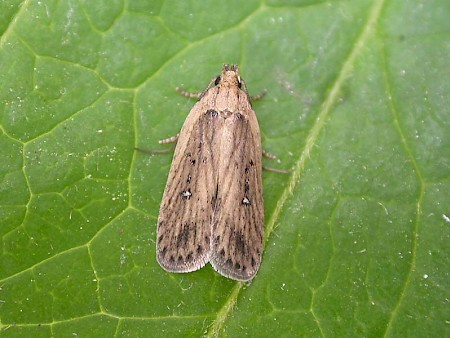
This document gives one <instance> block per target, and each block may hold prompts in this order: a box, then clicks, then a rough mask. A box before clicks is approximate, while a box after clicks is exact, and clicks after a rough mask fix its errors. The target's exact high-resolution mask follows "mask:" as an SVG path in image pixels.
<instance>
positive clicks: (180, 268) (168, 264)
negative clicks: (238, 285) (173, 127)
mask: <svg viewBox="0 0 450 338" xmlns="http://www.w3.org/2000/svg"><path fill="white" fill-rule="evenodd" d="M205 111H206V109H204V108H203V107H202V105H201V102H198V103H197V104H196V105H195V106H194V108H193V109H192V110H191V112H190V114H189V116H188V118H187V119H186V122H185V123H184V125H183V128H182V129H181V132H180V135H179V137H178V142H177V146H176V148H175V153H174V157H173V161H172V166H171V168H170V172H169V177H168V179H167V184H166V189H165V191H164V196H163V199H162V202H161V206H160V211H159V217H158V229H157V245H156V247H157V250H156V251H157V260H158V262H159V264H160V265H161V267H162V268H164V269H165V270H167V271H170V272H190V271H194V270H197V269H200V268H201V267H203V266H204V265H205V264H206V263H207V262H208V261H209V257H210V242H211V219H212V212H213V203H214V202H213V199H214V197H215V191H216V184H217V180H216V176H215V175H216V173H217V172H216V171H215V170H213V168H212V166H213V156H214V154H213V150H214V146H213V145H211V140H212V139H211V137H210V136H211V135H210V134H211V133H212V131H211V129H214V128H213V126H212V124H213V123H214V121H212V120H211V118H210V114H206V113H205Z"/></svg>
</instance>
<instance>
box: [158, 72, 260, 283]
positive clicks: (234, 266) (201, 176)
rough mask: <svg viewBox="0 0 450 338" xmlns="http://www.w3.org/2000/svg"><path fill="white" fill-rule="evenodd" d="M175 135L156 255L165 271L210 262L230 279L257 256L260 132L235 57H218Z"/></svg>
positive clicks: (248, 270) (247, 270) (249, 272)
mask: <svg viewBox="0 0 450 338" xmlns="http://www.w3.org/2000/svg"><path fill="white" fill-rule="evenodd" d="M182 93H183V94H184V95H186V96H190V97H194V96H196V97H198V98H199V101H198V102H197V103H196V104H195V105H194V107H193V108H192V110H191V111H190V113H189V115H188V117H187V118H186V121H185V122H184V124H183V127H182V129H181V132H180V134H179V136H178V140H177V144H176V148H175V153H174V156H173V162H172V166H171V168H170V172H169V177H168V179H167V184H166V189H165V190H164V195H163V199H162V202H161V207H160V211H159V217H158V230H157V246H156V247H157V249H156V251H157V260H158V262H159V264H160V265H161V267H162V268H163V269H164V270H166V271H169V272H190V271H194V270H198V269H200V268H201V267H203V266H204V265H205V264H206V263H208V262H210V263H211V265H212V266H213V267H214V269H215V270H216V271H217V272H219V273H220V274H221V275H223V276H225V277H228V278H231V279H235V280H238V281H248V280H250V279H252V278H253V277H255V275H256V272H257V271H258V268H259V266H260V263H261V255H262V251H263V238H264V203H263V196H262V178H261V170H262V167H261V156H262V149H261V136H260V131H259V126H258V121H257V119H256V114H255V112H254V111H253V109H252V105H251V103H250V96H249V94H248V91H247V86H246V84H245V82H244V80H243V79H241V77H240V76H239V71H238V66H237V65H224V66H223V69H222V73H221V75H220V76H217V77H216V78H215V79H213V80H212V81H211V83H210V84H209V85H208V87H207V88H206V89H205V90H204V91H203V92H202V93H200V94H198V95H194V94H187V93H186V92H182Z"/></svg>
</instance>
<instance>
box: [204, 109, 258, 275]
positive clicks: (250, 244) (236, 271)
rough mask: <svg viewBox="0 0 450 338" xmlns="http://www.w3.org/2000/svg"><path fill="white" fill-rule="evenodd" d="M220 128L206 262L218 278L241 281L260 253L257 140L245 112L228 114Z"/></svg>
mask: <svg viewBox="0 0 450 338" xmlns="http://www.w3.org/2000/svg"><path fill="white" fill-rule="evenodd" d="M225 124H226V125H225V126H224V131H223V134H222V143H221V146H220V150H219V153H220V158H221V162H222V163H221V165H219V166H218V185H217V186H218V191H217V202H216V209H215V212H214V214H213V224H212V228H213V229H212V240H211V246H212V247H211V258H210V261H211V264H212V266H213V267H214V269H215V270H216V271H218V272H219V273H220V274H222V275H224V276H226V277H229V278H232V279H235V280H240V281H246V280H250V279H252V278H253V277H254V276H255V274H256V272H257V271H258V268H259V265H260V263H261V255H262V251H263V239H264V203H263V197H262V178H261V171H262V166H261V156H262V150H261V137H260V133H259V127H258V122H257V120H256V115H255V113H254V112H253V111H252V110H250V109H249V111H247V112H243V113H242V114H240V113H234V114H233V115H232V116H231V117H229V118H227V119H226V120H225Z"/></svg>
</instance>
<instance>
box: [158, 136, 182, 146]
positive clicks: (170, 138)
mask: <svg viewBox="0 0 450 338" xmlns="http://www.w3.org/2000/svg"><path fill="white" fill-rule="evenodd" d="M178 136H180V134H176V135H175V136H172V137H168V138H165V139H164V140H159V141H158V143H159V144H167V143H174V142H175V143H176V142H177V141H178Z"/></svg>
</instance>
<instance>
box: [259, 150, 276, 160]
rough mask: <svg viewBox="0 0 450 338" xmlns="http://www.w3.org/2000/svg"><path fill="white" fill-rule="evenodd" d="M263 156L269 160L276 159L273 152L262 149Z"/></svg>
mask: <svg viewBox="0 0 450 338" xmlns="http://www.w3.org/2000/svg"><path fill="white" fill-rule="evenodd" d="M262 154H263V156H265V157H267V158H270V159H271V160H276V159H277V157H276V156H275V155H274V154H271V153H269V152H268V151H265V150H264V149H263V150H262Z"/></svg>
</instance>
